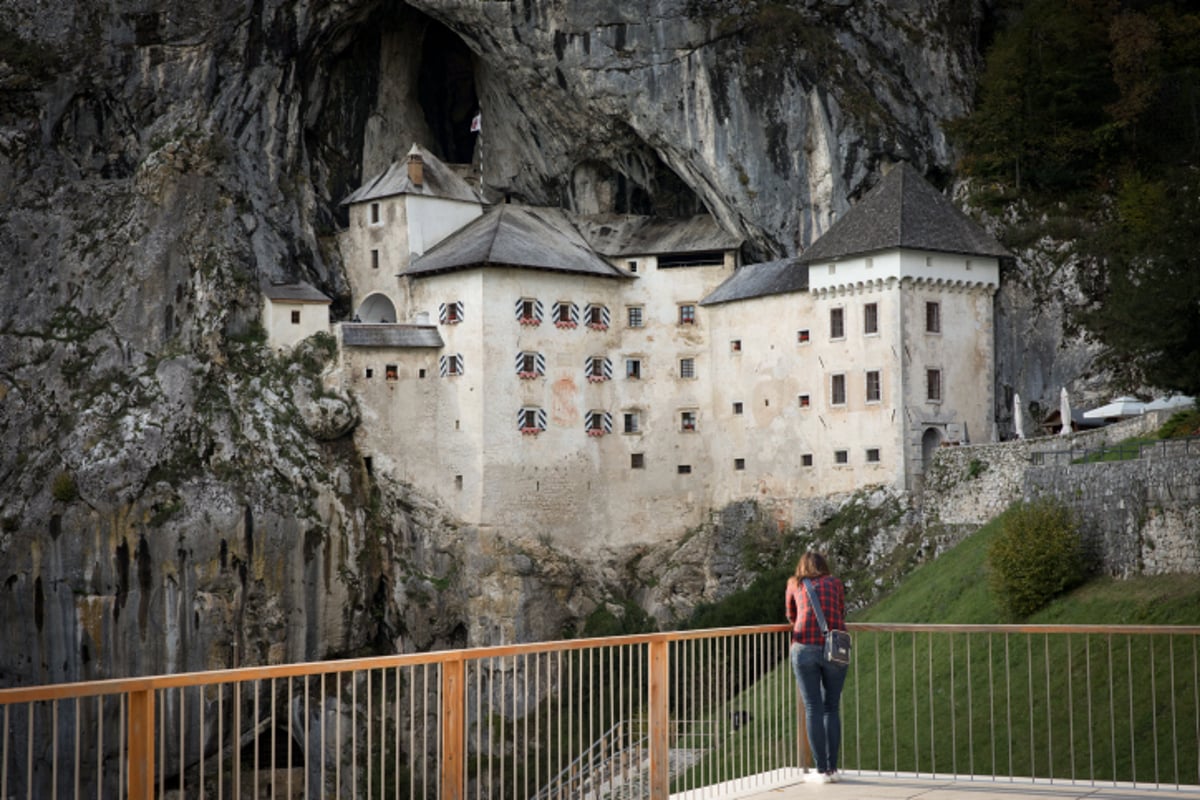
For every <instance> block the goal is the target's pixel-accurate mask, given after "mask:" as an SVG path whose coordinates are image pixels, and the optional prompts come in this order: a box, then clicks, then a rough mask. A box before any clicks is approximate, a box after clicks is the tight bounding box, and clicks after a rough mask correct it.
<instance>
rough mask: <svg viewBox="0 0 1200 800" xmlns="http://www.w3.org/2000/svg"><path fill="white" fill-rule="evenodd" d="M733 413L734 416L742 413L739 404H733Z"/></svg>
mask: <svg viewBox="0 0 1200 800" xmlns="http://www.w3.org/2000/svg"><path fill="white" fill-rule="evenodd" d="M733 413H734V414H741V413H742V404H741V403H740V402H738V403H734V404H733Z"/></svg>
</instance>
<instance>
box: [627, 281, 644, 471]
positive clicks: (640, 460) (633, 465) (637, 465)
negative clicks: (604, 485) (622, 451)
mask: <svg viewBox="0 0 1200 800" xmlns="http://www.w3.org/2000/svg"><path fill="white" fill-rule="evenodd" d="M634 263H636V262H634ZM629 468H630V469H645V468H646V454H645V453H630V454H629Z"/></svg>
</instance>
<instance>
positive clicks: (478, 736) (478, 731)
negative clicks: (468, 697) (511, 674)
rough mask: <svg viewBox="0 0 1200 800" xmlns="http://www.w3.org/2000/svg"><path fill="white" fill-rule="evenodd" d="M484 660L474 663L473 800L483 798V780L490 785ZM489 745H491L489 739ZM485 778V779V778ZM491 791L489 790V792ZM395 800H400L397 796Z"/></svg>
mask: <svg viewBox="0 0 1200 800" xmlns="http://www.w3.org/2000/svg"><path fill="white" fill-rule="evenodd" d="M484 663H485V660H484V659H480V660H479V661H476V662H475V763H476V764H477V765H478V766H477V768H476V770H475V774H476V775H477V776H478V777H477V778H476V779H475V800H480V798H481V797H482V796H483V784H484V781H485V779H486V780H487V783H488V785H489V786H490V785H491V772H490V769H491V767H490V764H489V765H488V771H487V772H485V771H484V765H485V764H488V761H487V759H485V758H484V755H483V711H482V709H483V673H484V669H483V665H484ZM488 743H489V744H491V741H490V737H489V742H488ZM485 776H486V778H485ZM490 791H491V790H490V789H489V792H490ZM396 800H400V798H399V797H398V796H397V798H396Z"/></svg>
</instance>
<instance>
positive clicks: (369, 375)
mask: <svg viewBox="0 0 1200 800" xmlns="http://www.w3.org/2000/svg"><path fill="white" fill-rule="evenodd" d="M363 374H364V376H365V377H366V379H367V380H370V379H371V378H373V377H375V370H373V369H371V368H370V367H367V368H366V370H365V371H364V373H363Z"/></svg>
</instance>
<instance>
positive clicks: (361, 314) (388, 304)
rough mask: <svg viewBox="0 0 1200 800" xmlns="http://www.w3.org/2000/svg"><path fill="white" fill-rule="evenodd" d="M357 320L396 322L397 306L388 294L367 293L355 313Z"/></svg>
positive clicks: (355, 319)
mask: <svg viewBox="0 0 1200 800" xmlns="http://www.w3.org/2000/svg"><path fill="white" fill-rule="evenodd" d="M354 321H355V322H376V323H378V322H396V307H395V306H394V305H392V301H391V300H389V299H388V298H387V296H386V295H382V294H379V293H378V292H377V293H375V294H372V295H367V299H366V300H363V301H362V303H361V304H360V305H359V307H358V311H356V312H355V313H354Z"/></svg>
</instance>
